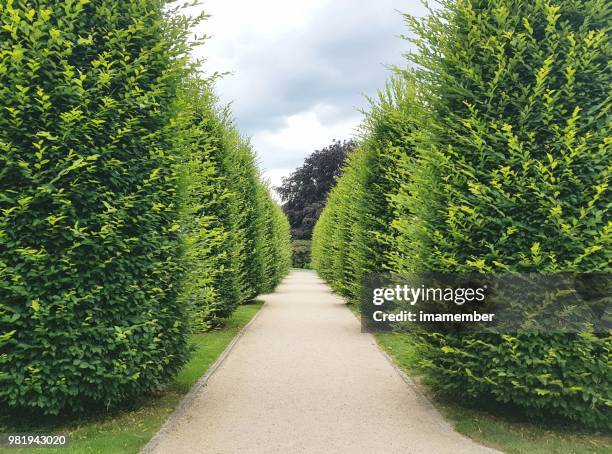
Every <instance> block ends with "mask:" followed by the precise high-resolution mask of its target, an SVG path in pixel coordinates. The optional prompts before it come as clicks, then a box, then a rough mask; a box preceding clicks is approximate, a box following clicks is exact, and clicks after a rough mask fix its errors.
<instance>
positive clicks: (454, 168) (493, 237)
mask: <svg viewBox="0 0 612 454" xmlns="http://www.w3.org/2000/svg"><path fill="white" fill-rule="evenodd" d="M610 12H611V7H610V4H609V2H603V1H581V2H576V1H571V0H555V1H547V0H538V1H534V2H522V1H518V0H487V1H484V0H483V1H480V0H460V1H453V2H450V1H443V2H442V5H441V7H440V8H439V9H437V10H435V11H431V12H430V16H429V17H427V18H426V19H424V20H423V19H416V18H412V17H408V18H407V19H408V22H409V25H410V27H411V31H412V32H413V33H414V34H415V36H416V37H415V38H414V39H413V43H414V44H415V46H416V47H417V48H418V49H419V52H418V53H415V54H412V55H411V56H410V60H411V62H412V63H413V64H414V65H413V66H412V68H413V69H411V70H406V71H401V72H398V75H397V76H396V78H395V79H394V80H393V81H392V82H391V83H390V87H391V88H390V90H387V92H388V93H391V96H389V95H388V94H384V95H382V96H381V99H380V100H379V101H378V102H377V103H375V105H374V106H373V109H372V112H371V113H370V114H369V115H368V117H367V120H366V122H365V131H364V134H363V137H362V140H361V144H360V147H359V148H358V150H357V151H356V152H355V153H354V154H353V156H351V158H350V161H349V164H348V167H347V169H346V170H345V174H344V176H343V177H342V178H341V179H340V181H339V183H338V186H337V187H336V188H335V189H334V191H333V192H332V194H331V195H330V197H329V199H328V204H327V207H326V209H325V211H324V212H323V214H322V216H321V218H320V220H319V223H318V224H317V226H316V228H315V234H314V238H313V264H314V266H315V268H317V269H318V270H319V272H320V274H321V275H322V276H323V277H324V278H325V279H327V280H328V281H330V282H331V284H332V286H333V287H334V288H335V289H337V290H339V291H340V292H342V293H343V294H345V295H347V296H348V297H349V299H351V300H357V298H358V297H359V291H360V286H361V279H360V278H361V276H362V275H363V274H365V273H370V272H382V271H393V272H398V273H402V272H426V271H440V272H458V273H459V272H474V271H477V272H489V273H496V272H508V271H510V272H542V273H557V272H594V271H603V272H610V271H611V267H610V263H611V261H610V250H611V248H610V246H611V245H610V238H611V237H610V226H611V224H610V216H609V212H610V211H609V210H610V193H609V189H608V184H609V183H608V182H609V178H610V169H611V168H610V158H611V156H610V145H611V143H612V142H611V141H610V95H609V93H610V86H611V78H612V72H611V71H610V70H609V62H610V51H611V45H610V39H609V23H610ZM398 79H401V80H403V83H400V82H398ZM507 334H508V335H503V336H502V335H493V334H489V335H457V334H454V335H452V334H447V335H427V334H426V335H425V336H424V338H423V339H422V340H423V342H422V343H419V344H420V345H419V348H418V350H419V351H420V353H421V355H422V359H423V361H422V364H423V366H424V367H425V368H426V369H427V370H428V371H429V373H430V375H431V376H432V378H433V379H434V380H435V381H436V382H437V383H438V386H439V387H440V388H441V389H444V390H446V391H448V392H449V393H450V394H452V395H459V394H460V395H462V396H466V397H471V398H474V399H494V400H496V401H499V402H504V403H510V404H512V405H514V406H518V407H521V408H523V409H525V410H527V411H528V412H529V413H531V414H539V415H542V416H544V415H557V416H561V417H563V418H569V419H572V420H575V421H578V422H581V423H582V424H585V425H589V426H592V427H608V428H609V427H610V421H612V419H611V418H610V414H611V411H612V380H610V377H612V366H611V363H610V354H611V351H612V337H611V335H610V333H607V334H602V333H593V332H583V333H577V334H559V333H551V334H525V333H507ZM415 348H417V346H416V345H415Z"/></svg>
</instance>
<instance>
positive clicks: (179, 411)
mask: <svg viewBox="0 0 612 454" xmlns="http://www.w3.org/2000/svg"><path fill="white" fill-rule="evenodd" d="M265 307H266V303H265V301H264V303H263V304H262V305H261V307H260V308H259V310H258V311H257V312H256V313H255V315H253V318H251V320H250V321H249V323H247V324H246V325H244V326H243V327H242V329H241V330H240V331H239V332H238V334H236V336H234V338H233V339H232V341H231V342H230V343H229V344H228V345H227V347H225V350H223V352H221V354H220V355H219V357H218V358H217V360H216V361H215V362H214V363H213V364H212V366H210V367H209V368H208V370H207V371H206V373H205V374H204V375H202V377H200V379H198V381H197V382H195V384H194V385H193V386H192V387H191V389H190V390H189V392H188V393H187V394H185V396H184V397H183V398H182V399H181V401H180V403H179V405H178V406H177V408H176V410H174V412H172V414H171V415H170V416H169V417H168V419H166V422H165V423H164V424H163V425H162V426H161V427H160V428H159V430H158V431H157V432H156V433H155V435H153V438H151V439H150V440H149V442H148V443H147V444H146V445H144V446H143V447H142V449H141V450H140V453H141V454H148V453H151V452H153V451H154V450H155V448H156V447H157V446H158V445H159V443H160V442H161V441H162V439H163V438H164V437H165V436H166V435H167V434H168V431H169V430H170V428H171V427H172V426H173V425H174V424H176V423H177V421H178V420H179V419H180V418H181V417H182V416H183V415H184V414H185V413H186V411H187V409H188V408H189V407H190V406H191V404H192V403H193V401H194V400H195V398H196V396H197V394H198V393H199V391H200V390H201V389H202V388H204V387H205V386H206V385H207V384H208V381H209V380H210V379H211V377H212V376H213V375H214V374H215V372H217V370H219V368H220V367H221V365H222V364H223V363H224V362H225V360H226V359H227V357H228V356H229V354H230V353H231V352H232V350H233V349H234V347H235V346H236V344H237V343H238V341H239V340H240V339H241V338H242V336H244V334H245V333H246V331H247V330H248V329H249V328H250V327H251V325H252V324H253V323H254V322H255V320H257V317H259V314H261V312H262V311H263V310H264V308H265Z"/></svg>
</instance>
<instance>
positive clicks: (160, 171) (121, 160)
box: [0, 0, 188, 413]
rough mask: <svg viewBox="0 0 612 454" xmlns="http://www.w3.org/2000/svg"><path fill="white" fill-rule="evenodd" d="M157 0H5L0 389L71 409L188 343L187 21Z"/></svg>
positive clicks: (149, 382)
mask: <svg viewBox="0 0 612 454" xmlns="http://www.w3.org/2000/svg"><path fill="white" fill-rule="evenodd" d="M162 6H163V5H162V2H159V1H131V2H124V1H121V2H119V1H113V0H104V1H100V2H95V3H91V2H89V1H86V0H81V1H75V2H68V3H66V2H56V1H40V2H37V3H36V8H30V7H28V5H27V3H26V2H3V3H2V5H1V6H0V23H1V24H3V25H2V28H1V29H0V47H1V50H0V55H1V57H0V100H1V101H0V102H1V110H2V115H0V150H1V151H0V213H1V215H0V276H1V280H0V302H1V303H0V370H1V371H2V373H1V374H0V399H1V400H2V401H3V402H6V403H8V404H9V405H11V406H22V407H32V408H40V409H42V410H43V411H45V412H50V413H57V412H58V411H60V410H61V409H64V408H70V409H76V410H80V409H82V408H83V406H85V405H87V404H89V403H98V404H112V403H115V402H118V401H120V400H122V399H124V398H126V397H128V396H131V395H134V394H137V393H141V392H143V391H147V390H152V389H156V388H158V387H160V386H161V385H163V384H164V383H165V382H166V381H167V380H168V379H169V378H170V377H171V376H173V375H174V374H175V373H176V372H177V371H178V370H179V368H180V367H181V366H182V364H183V363H184V361H185V359H186V335H187V332H188V323H187V314H186V311H185V309H184V307H183V306H182V305H181V304H179V303H178V300H177V294H178V293H179V291H180V282H179V276H180V274H181V269H182V267H181V260H180V255H181V240H180V225H179V224H178V223H177V219H178V201H179V195H178V191H177V180H176V172H175V169H176V164H177V162H178V160H179V157H180V154H179V152H178V150H177V148H176V147H175V146H174V143H173V139H174V137H175V133H176V132H175V131H174V129H173V128H172V123H171V119H172V117H173V106H174V104H175V101H176V92H177V87H178V84H179V82H180V79H181V77H182V76H183V74H184V73H185V71H186V68H185V67H184V65H183V64H182V63H181V62H182V59H183V58H184V56H185V55H186V52H187V50H188V47H187V45H186V44H185V43H184V42H183V40H182V36H183V35H184V34H185V33H186V30H185V27H186V25H185V23H183V24H179V23H176V24H173V23H169V22H168V21H166V20H165V18H164V14H163V12H162Z"/></svg>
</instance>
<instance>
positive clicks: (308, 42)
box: [197, 0, 423, 182]
mask: <svg viewBox="0 0 612 454" xmlns="http://www.w3.org/2000/svg"><path fill="white" fill-rule="evenodd" d="M203 7H204V10H205V11H206V12H207V13H209V14H211V15H212V17H211V18H209V19H208V20H207V21H206V22H205V23H203V24H202V26H201V27H200V29H199V30H198V31H197V32H198V34H202V33H204V34H207V35H212V38H211V39H210V40H209V41H208V42H207V43H206V45H204V46H202V47H200V48H199V50H198V51H197V55H198V56H200V57H204V58H206V62H205V69H206V70H207V71H208V72H211V73H212V72H215V71H220V72H225V71H232V72H233V75H231V76H228V77H226V78H224V79H223V80H221V81H220V82H219V83H218V86H217V89H218V92H219V94H220V96H221V99H222V100H223V101H224V102H232V106H233V107H232V110H233V112H234V115H235V117H236V123H237V125H238V127H239V129H241V131H242V132H243V133H245V134H247V135H250V136H252V138H253V144H254V146H255V149H256V151H257V152H258V155H259V156H260V161H261V163H262V167H263V169H264V171H265V172H266V174H267V175H273V176H274V177H273V179H275V181H277V182H278V181H279V177H278V175H281V174H283V175H284V174H285V173H287V169H292V168H295V167H297V166H299V165H300V164H301V162H302V161H303V158H304V157H305V156H307V155H308V154H310V153H311V152H312V151H314V150H315V149H320V148H322V147H325V146H327V145H329V144H330V143H331V141H332V139H340V140H342V139H348V138H350V137H351V136H352V134H353V131H354V128H355V126H356V125H357V124H358V123H359V121H360V120H359V118H360V114H359V113H358V109H359V108H364V107H366V105H367V103H366V101H365V99H364V97H363V95H364V94H365V95H373V94H374V93H375V91H376V89H378V88H381V87H382V86H383V85H384V81H385V79H386V78H387V76H388V71H387V69H386V68H385V66H384V65H389V64H400V65H401V64H403V61H404V60H403V57H402V53H403V52H405V51H406V50H407V49H408V44H407V43H406V42H405V41H403V40H401V39H400V38H398V35H400V34H403V33H406V27H405V25H404V22H403V18H402V17H401V15H400V14H399V13H398V12H397V10H400V11H404V12H412V13H415V14H422V12H423V8H422V6H421V5H420V4H419V2H405V1H404V0H377V1H371V0H291V1H287V0H259V1H252V0H205V1H204V4H203Z"/></svg>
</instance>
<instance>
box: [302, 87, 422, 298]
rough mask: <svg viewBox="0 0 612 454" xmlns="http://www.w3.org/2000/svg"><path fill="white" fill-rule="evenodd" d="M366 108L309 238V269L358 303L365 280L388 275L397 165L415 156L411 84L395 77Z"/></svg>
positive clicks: (397, 181)
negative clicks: (359, 132) (355, 139)
mask: <svg viewBox="0 0 612 454" xmlns="http://www.w3.org/2000/svg"><path fill="white" fill-rule="evenodd" d="M371 104H372V109H371V111H370V112H368V113H367V115H366V118H365V121H364V123H363V125H362V138H361V141H360V142H359V144H358V146H357V149H356V150H355V151H354V152H352V153H351V154H350V155H349V158H348V161H347V165H346V167H345V169H344V170H343V175H342V177H341V178H340V179H339V181H338V185H337V186H336V187H335V188H334V189H333V190H332V192H331V194H330V196H329V198H328V202H327V206H326V207H325V210H324V211H323V214H322V215H321V219H320V221H319V223H318V224H317V226H316V227H315V235H314V237H313V264H314V267H315V268H316V269H317V270H319V272H320V273H321V275H322V276H324V277H325V278H326V279H328V280H329V281H330V283H331V285H332V287H333V288H334V289H335V290H337V291H338V292H340V293H341V294H343V295H345V296H347V297H348V298H349V301H352V302H356V301H357V300H358V299H359V297H360V293H361V281H362V277H363V276H364V275H366V274H369V273H377V272H378V273H380V272H383V271H386V270H387V269H388V266H389V259H390V254H391V251H392V247H393V239H392V232H391V230H390V225H391V223H392V221H393V214H394V213H393V207H392V205H391V198H392V197H393V195H394V194H396V193H397V192H398V191H399V190H400V187H401V184H402V183H403V180H402V179H401V178H398V176H397V175H398V174H397V173H395V172H396V170H397V169H398V167H397V165H396V163H397V162H398V161H400V160H401V159H404V158H405V157H410V156H412V155H413V154H414V150H413V144H412V130H413V128H414V119H413V118H414V113H413V111H414V101H413V89H412V87H411V86H410V84H409V83H408V82H407V81H406V80H405V79H403V78H402V77H399V76H398V77H394V78H393V79H391V80H390V81H389V82H388V84H387V87H386V88H385V90H384V91H381V92H380V93H379V96H378V98H377V99H376V100H372V103H371ZM402 162H403V161H402Z"/></svg>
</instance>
